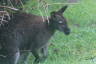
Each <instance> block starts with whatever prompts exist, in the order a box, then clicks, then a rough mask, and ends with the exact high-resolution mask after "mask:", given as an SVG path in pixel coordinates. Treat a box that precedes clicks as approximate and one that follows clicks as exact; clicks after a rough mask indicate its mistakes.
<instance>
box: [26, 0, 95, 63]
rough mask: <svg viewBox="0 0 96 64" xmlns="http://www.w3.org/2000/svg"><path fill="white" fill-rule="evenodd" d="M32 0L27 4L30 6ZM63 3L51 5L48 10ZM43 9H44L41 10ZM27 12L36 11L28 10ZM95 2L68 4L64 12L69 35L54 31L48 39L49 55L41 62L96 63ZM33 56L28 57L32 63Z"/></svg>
mask: <svg viewBox="0 0 96 64" xmlns="http://www.w3.org/2000/svg"><path fill="white" fill-rule="evenodd" d="M54 2H56V1H55V0H54ZM31 3H34V2H33V1H32V2H29V4H28V5H27V6H28V7H30V6H31V5H33V4H31ZM61 6H63V5H51V6H49V8H48V15H49V13H50V11H53V10H57V9H58V8H60V7H61ZM43 11H44V10H43ZM28 12H29V13H35V14H36V13H37V14H39V11H38V10H37V11H36V10H30V11H28ZM42 13H43V15H44V14H45V13H44V12H42ZM95 13H96V3H95V0H80V3H79V4H74V5H69V8H68V9H67V10H66V12H65V13H64V16H65V17H66V18H67V19H68V24H69V26H70V28H71V34H70V35H69V36H66V35H64V34H63V33H62V32H58V31H57V32H56V33H55V35H54V37H52V39H51V40H50V41H49V42H50V43H52V44H51V45H50V47H49V57H48V59H47V60H46V61H45V62H44V63H42V64H95V63H96V14H95ZM32 60H34V59H33V56H32V57H30V58H29V64H31V63H32Z"/></svg>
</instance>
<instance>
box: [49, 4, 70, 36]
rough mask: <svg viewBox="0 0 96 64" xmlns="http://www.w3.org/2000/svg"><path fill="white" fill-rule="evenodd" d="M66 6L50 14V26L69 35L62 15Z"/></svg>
mask: <svg viewBox="0 0 96 64" xmlns="http://www.w3.org/2000/svg"><path fill="white" fill-rule="evenodd" d="M67 7H68V6H67V5H66V6H64V7H62V8H61V9H60V10H58V11H53V12H51V18H50V20H51V21H50V24H51V25H52V26H53V27H54V28H55V29H57V30H59V31H62V32H64V33H65V34H66V35H68V34H70V29H69V27H68V25H67V20H66V18H64V16H63V13H64V12H65V10H66V9H67Z"/></svg>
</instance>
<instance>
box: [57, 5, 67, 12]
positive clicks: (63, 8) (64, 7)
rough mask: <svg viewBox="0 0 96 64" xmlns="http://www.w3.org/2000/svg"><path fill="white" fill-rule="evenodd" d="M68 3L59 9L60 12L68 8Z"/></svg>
mask: <svg viewBox="0 0 96 64" xmlns="http://www.w3.org/2000/svg"><path fill="white" fill-rule="evenodd" d="M67 7H68V5H66V6H63V7H62V8H61V9H60V10H58V12H59V13H63V12H64V11H65V10H66V9H67Z"/></svg>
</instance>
